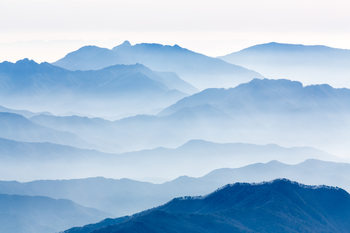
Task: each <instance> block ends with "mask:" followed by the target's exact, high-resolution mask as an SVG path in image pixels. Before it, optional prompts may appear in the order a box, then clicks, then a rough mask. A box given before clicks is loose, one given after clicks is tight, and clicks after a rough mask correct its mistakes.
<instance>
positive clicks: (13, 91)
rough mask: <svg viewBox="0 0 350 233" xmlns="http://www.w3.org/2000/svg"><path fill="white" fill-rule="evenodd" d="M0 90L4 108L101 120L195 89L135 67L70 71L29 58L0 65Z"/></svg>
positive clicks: (146, 109)
mask: <svg viewBox="0 0 350 233" xmlns="http://www.w3.org/2000/svg"><path fill="white" fill-rule="evenodd" d="M0 87H1V91H0V96H1V97H2V99H3V100H2V101H1V104H3V105H6V106H18V107H23V108H25V109H28V108H30V109H37V110H39V111H51V112H60V113H67V112H78V113H81V114H86V115H90V114H95V115H100V116H101V115H102V116H103V115H108V116H113V115H117V116H118V115H119V116H125V115H132V114H138V113H152V112H155V111H159V109H161V108H162V107H165V106H167V105H169V104H171V103H173V102H175V101H176V100H179V99H180V98H182V97H184V96H186V95H187V94H186V93H192V92H193V91H195V90H196V89H195V88H194V87H193V86H191V85H190V84H188V83H186V82H185V81H183V80H181V79H180V78H179V77H178V76H177V75H176V74H174V73H166V72H155V71H152V70H150V69H148V68H147V67H145V66H143V65H140V64H136V65H115V66H111V67H107V68H104V69H101V70H90V71H70V70H66V69H63V68H60V67H57V66H54V65H51V64H49V63H40V64H38V63H36V62H34V61H32V60H28V59H24V60H20V61H18V62H16V63H10V62H3V63H1V64H0Z"/></svg>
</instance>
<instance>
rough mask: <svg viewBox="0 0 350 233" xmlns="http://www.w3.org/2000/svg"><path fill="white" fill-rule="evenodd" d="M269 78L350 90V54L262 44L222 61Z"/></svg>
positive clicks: (347, 52)
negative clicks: (255, 71)
mask: <svg viewBox="0 0 350 233" xmlns="http://www.w3.org/2000/svg"><path fill="white" fill-rule="evenodd" d="M221 58H222V59H223V60H225V61H227V62H231V63H233V64H238V65H242V66H245V67H248V68H250V69H254V70H257V71H259V72H261V73H262V74H263V75H264V76H265V77H269V78H288V79H293V80H299V81H302V82H303V83H309V84H310V83H312V84H314V83H328V84H331V85H334V86H336V87H350V86H349V78H348V77H349V76H350V68H349V67H350V50H347V49H336V48H331V47H327V46H321V45H316V46H315V45H314V46H308V45H301V44H281V43H275V42H272V43H267V44H259V45H255V46H252V47H249V48H246V49H243V50H241V51H238V52H234V53H231V54H228V55H226V56H223V57H221Z"/></svg>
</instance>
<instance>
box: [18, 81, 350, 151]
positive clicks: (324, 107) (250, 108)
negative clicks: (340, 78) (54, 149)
mask: <svg viewBox="0 0 350 233" xmlns="http://www.w3.org/2000/svg"><path fill="white" fill-rule="evenodd" d="M113 100H114V99H113ZM146 101H147V100H146ZM349 105H350V90H349V89H336V88H332V87H331V86H328V85H312V86H303V85H302V84H301V83H299V82H295V81H289V80H269V79H262V80H261V79H255V80H253V81H251V82H249V83H245V84H241V85H239V86H237V87H235V88H230V89H215V88H214V89H207V90H204V91H202V92H199V93H197V94H194V95H191V96H188V97H185V98H183V99H181V100H179V101H178V102H177V103H175V104H173V105H171V106H169V107H167V108H165V109H163V110H162V111H160V113H159V114H158V115H137V116H134V117H128V118H123V119H120V120H116V121H108V120H104V119H100V118H88V117H79V116H54V115H47V114H40V115H35V116H32V117H30V118H29V119H28V120H30V121H32V122H34V123H35V124H38V125H41V126H45V127H46V128H51V129H55V130H58V131H66V132H69V133H72V134H74V135H77V136H78V137H79V138H81V139H83V140H84V141H86V142H89V144H92V145H95V147H93V148H95V149H98V150H102V151H108V152H113V153H116V152H117V153H120V152H125V151H135V150H144V149H150V148H155V147H159V146H163V147H178V146H179V145H181V144H184V143H185V142H187V141H189V140H192V139H194V138H195V139H203V140H207V141H215V142H246V143H252V144H269V143H275V144H279V145H285V146H289V147H291V146H305V145H309V146H312V147H316V148H321V149H323V150H326V151H330V152H331V153H333V154H339V155H342V153H343V152H344V151H346V150H347V149H349V148H348V143H345V142H347V141H348V140H350V133H349V132H350V130H349V129H350V124H349V119H350V118H349V117H348V116H349V113H350V106H349ZM92 106H93V104H92ZM107 110H110V109H109V108H108V109H107ZM112 111H113V109H112ZM11 139H14V140H19V141H22V139H17V138H11ZM325 141H327V143H324V142H325ZM50 142H51V141H50ZM89 148H92V147H90V146H89Z"/></svg>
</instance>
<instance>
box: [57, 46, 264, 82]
mask: <svg viewBox="0 0 350 233" xmlns="http://www.w3.org/2000/svg"><path fill="white" fill-rule="evenodd" d="M136 63H140V64H143V65H145V66H147V67H150V68H151V69H153V70H157V71H166V72H175V73H176V74H178V75H180V77H181V78H182V79H183V80H185V81H187V82H189V83H191V84H192V85H194V86H195V87H197V88H199V89H204V88H209V87H233V86H235V85H237V84H239V83H241V82H246V81H249V80H251V79H253V78H261V77H262V76H261V75H260V74H259V73H257V72H255V71H252V70H248V69H245V68H243V67H241V66H237V65H233V64H230V63H227V62H225V61H223V60H221V59H217V58H212V57H208V56H205V55H203V54H200V53H196V52H193V51H190V50H188V49H185V48H182V47H180V46H178V45H174V46H170V45H161V44H147V43H142V44H136V45H131V44H130V42H128V41H125V42H124V43H123V44H121V45H119V46H116V47H114V48H113V49H106V48H100V47H97V46H84V47H82V48H80V49H78V50H76V51H73V52H71V53H69V54H67V55H66V56H65V57H63V58H62V59H60V60H58V61H56V62H54V63H53V64H54V65H57V66H60V67H63V68H66V69H70V70H98V69H102V68H105V67H108V66H111V65H116V64H129V65H130V64H136Z"/></svg>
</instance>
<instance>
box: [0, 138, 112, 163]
mask: <svg viewBox="0 0 350 233" xmlns="http://www.w3.org/2000/svg"><path fill="white" fill-rule="evenodd" d="M110 156H112V154H107V153H103V152H99V151H96V150H88V149H80V148H77V147H72V146H66V145H60V144H54V143H50V142H21V141H15V140H9V139H4V138H0V161H2V162H5V161H8V162H13V161H17V160H18V161H19V163H22V162H24V163H28V162H35V161H41V162H50V161H51V162H54V161H65V162H68V161H76V160H89V159H92V158H108V157H110Z"/></svg>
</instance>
